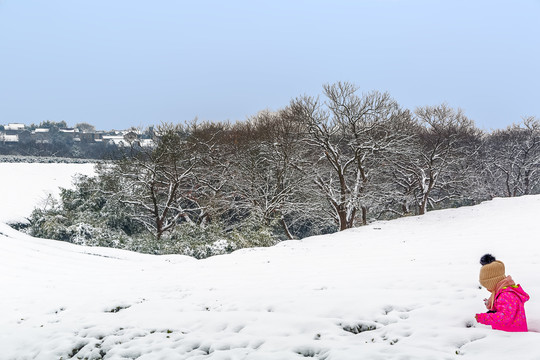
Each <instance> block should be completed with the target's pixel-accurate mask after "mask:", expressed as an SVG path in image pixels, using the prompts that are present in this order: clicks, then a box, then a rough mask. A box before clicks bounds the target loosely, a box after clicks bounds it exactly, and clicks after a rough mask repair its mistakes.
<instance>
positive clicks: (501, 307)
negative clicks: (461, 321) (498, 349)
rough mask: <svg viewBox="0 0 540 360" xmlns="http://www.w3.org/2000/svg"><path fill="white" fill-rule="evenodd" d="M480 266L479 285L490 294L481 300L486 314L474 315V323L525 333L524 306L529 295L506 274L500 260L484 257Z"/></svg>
mask: <svg viewBox="0 0 540 360" xmlns="http://www.w3.org/2000/svg"><path fill="white" fill-rule="evenodd" d="M480 264H482V268H481V269H480V284H482V286H483V287H485V288H486V289H488V291H490V292H491V297H490V298H489V299H487V300H486V299H485V300H484V301H485V304H486V307H487V309H488V310H489V311H488V312H487V313H481V314H476V321H478V322H479V323H481V324H485V325H491V327H492V328H493V329H495V330H503V331H515V332H517V331H528V329H527V318H526V317H525V307H524V304H525V302H526V301H527V300H529V295H528V294H527V293H526V292H525V291H523V289H522V288H521V286H520V285H516V284H515V283H514V281H513V280H512V277H511V276H506V275H505V273H504V264H503V263H502V261H499V260H496V259H495V257H493V256H492V255H490V254H486V255H484V256H482V258H481V259H480Z"/></svg>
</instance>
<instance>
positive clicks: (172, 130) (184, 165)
mask: <svg viewBox="0 0 540 360" xmlns="http://www.w3.org/2000/svg"><path fill="white" fill-rule="evenodd" d="M156 134H158V138H157V139H156V143H157V146H156V147H155V148H138V147H135V146H134V147H132V148H131V153H130V154H127V156H125V157H124V158H123V159H122V160H120V161H118V162H115V163H113V164H112V165H111V167H110V169H109V175H110V176H112V177H113V178H115V179H116V180H117V181H119V182H121V184H122V186H121V188H122V191H121V192H120V193H118V194H116V195H117V196H118V198H119V200H120V201H121V202H122V203H124V204H125V205H127V206H129V207H130V208H131V209H132V216H133V218H134V219H135V220H137V221H139V222H140V223H141V224H143V225H144V227H145V228H146V229H147V230H148V231H149V232H150V233H152V234H154V235H155V237H156V239H157V240H159V239H160V238H161V237H162V235H163V234H164V233H165V232H166V231H168V230H170V229H171V228H173V227H174V226H175V225H176V224H177V223H178V222H179V221H185V222H190V223H191V222H193V221H194V218H196V217H197V216H198V215H199V213H200V209H199V207H198V206H197V204H196V203H194V202H193V200H192V199H191V191H192V189H193V185H192V184H193V166H194V164H195V162H196V158H194V157H193V156H192V154H191V152H190V151H189V148H188V147H187V146H186V145H187V144H186V142H185V137H186V134H185V132H184V129H183V128H182V127H181V126H178V125H177V126H173V125H167V124H165V125H162V126H160V127H159V128H158V129H157V131H156Z"/></svg>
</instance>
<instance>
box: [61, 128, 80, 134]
mask: <svg viewBox="0 0 540 360" xmlns="http://www.w3.org/2000/svg"><path fill="white" fill-rule="evenodd" d="M60 132H63V133H76V132H79V129H77V128H62V129H60Z"/></svg>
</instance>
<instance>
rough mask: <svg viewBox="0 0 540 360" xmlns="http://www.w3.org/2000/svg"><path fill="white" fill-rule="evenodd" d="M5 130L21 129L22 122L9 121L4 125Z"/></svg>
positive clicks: (22, 127) (22, 126)
mask: <svg viewBox="0 0 540 360" xmlns="http://www.w3.org/2000/svg"><path fill="white" fill-rule="evenodd" d="M4 129H5V130H23V129H24V124H19V123H10V124H7V125H5V126H4Z"/></svg>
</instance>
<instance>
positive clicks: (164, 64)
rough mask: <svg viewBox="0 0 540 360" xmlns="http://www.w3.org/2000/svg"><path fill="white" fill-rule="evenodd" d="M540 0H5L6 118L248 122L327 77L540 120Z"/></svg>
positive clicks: (0, 94) (1, 101)
mask: <svg viewBox="0 0 540 360" xmlns="http://www.w3.org/2000/svg"><path fill="white" fill-rule="evenodd" d="M539 63H540V0H523V1H520V0H516V1H508V0H504V1H499V0H490V1H484V0H463V1H462V0H445V1H442V0H439V1H438V0H357V1H352V0H351V1H345V0H332V1H330V0H328V1H320V0H311V1H309V0H302V1H300V0H298V1H295V0H288V1H282V0H272V1H257V0H245V1H238V0H227V1H218V0H216V1H207V0H198V1H180V0H178V1H174V0H155V1H149V0H146V1H140V0H92V1H75V0H0V124H6V123H9V122H22V123H26V124H30V123H40V122H41V121H44V120H53V121H61V120H64V121H66V122H67V123H68V125H71V126H73V125H75V124H76V123H79V122H88V123H91V124H93V125H95V126H96V127H97V128H98V129H104V130H108V129H120V128H127V127H130V126H142V127H144V126H147V125H151V124H159V123H161V122H173V123H178V122H183V121H186V120H192V119H193V118H195V117H198V118H199V119H201V120H210V121H221V120H230V121H237V120H245V119H246V118H248V117H249V116H251V115H255V114H256V113H257V112H258V111H260V110H264V109H270V110H278V109H280V108H283V107H285V106H286V105H287V104H288V103H289V101H290V100H291V99H292V98H294V97H297V96H301V95H303V94H307V95H318V94H321V92H322V85H323V84H325V83H333V82H336V81H349V82H352V83H355V84H356V85H358V86H359V88H360V91H361V92H369V91H371V90H379V91H388V92H389V93H390V95H391V96H392V97H394V98H395V99H396V100H397V101H398V102H399V103H400V104H401V105H402V106H403V107H405V108H409V109H411V110H413V109H414V108H415V107H417V106H424V105H437V104H440V103H443V102H446V103H447V104H448V105H450V106H452V107H455V108H457V107H460V108H462V109H463V110H464V112H465V114H466V115H467V116H468V117H470V118H471V119H473V120H474V121H475V122H476V124H477V125H478V126H479V127H481V128H483V129H486V130H489V129H493V128H504V127H506V126H508V125H510V124H512V123H514V122H519V121H520V120H521V117H522V116H531V115H532V116H537V117H540V66H539V65H538V64H539Z"/></svg>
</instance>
